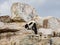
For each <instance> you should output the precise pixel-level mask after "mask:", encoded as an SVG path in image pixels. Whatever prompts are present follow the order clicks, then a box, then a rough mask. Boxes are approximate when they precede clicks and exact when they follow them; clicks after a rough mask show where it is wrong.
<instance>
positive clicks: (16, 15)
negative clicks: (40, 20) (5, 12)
mask: <svg viewBox="0 0 60 45" xmlns="http://www.w3.org/2000/svg"><path fill="white" fill-rule="evenodd" d="M11 12H12V16H11V18H12V19H13V20H21V19H22V20H24V21H30V20H32V18H33V17H34V16H37V13H36V10H35V9H34V8H33V7H32V6H30V5H28V4H25V3H14V4H13V5H12V7H11Z"/></svg>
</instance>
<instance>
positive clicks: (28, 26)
mask: <svg viewBox="0 0 60 45" xmlns="http://www.w3.org/2000/svg"><path fill="white" fill-rule="evenodd" d="M25 28H26V29H28V30H33V31H34V33H35V34H37V26H36V23H35V21H30V22H28V23H27V24H26V25H25Z"/></svg>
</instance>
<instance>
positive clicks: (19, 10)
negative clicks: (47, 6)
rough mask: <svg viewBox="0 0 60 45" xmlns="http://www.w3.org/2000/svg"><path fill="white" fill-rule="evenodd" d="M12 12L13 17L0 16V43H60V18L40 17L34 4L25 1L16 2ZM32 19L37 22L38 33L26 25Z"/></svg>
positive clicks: (5, 44)
mask: <svg viewBox="0 0 60 45" xmlns="http://www.w3.org/2000/svg"><path fill="white" fill-rule="evenodd" d="M11 13H12V15H11V17H9V16H0V45H59V44H60V43H59V41H58V40H60V19H58V18H55V17H50V16H49V17H44V18H43V17H40V16H38V14H37V12H36V10H35V9H34V8H33V7H32V6H30V5H28V4H24V3H14V4H13V5H12V7H11ZM32 20H33V21H35V22H36V24H37V31H38V34H37V35H35V34H34V31H33V30H27V29H25V27H24V26H25V24H26V23H28V22H30V21H32ZM56 41H57V42H56Z"/></svg>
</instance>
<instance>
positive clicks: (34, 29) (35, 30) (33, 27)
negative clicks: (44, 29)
mask: <svg viewBox="0 0 60 45" xmlns="http://www.w3.org/2000/svg"><path fill="white" fill-rule="evenodd" d="M32 30H33V31H34V33H35V34H37V27H36V23H34V24H33V26H32Z"/></svg>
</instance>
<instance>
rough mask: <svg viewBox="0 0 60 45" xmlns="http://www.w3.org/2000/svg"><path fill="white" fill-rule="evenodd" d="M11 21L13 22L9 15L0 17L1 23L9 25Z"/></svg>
mask: <svg viewBox="0 0 60 45" xmlns="http://www.w3.org/2000/svg"><path fill="white" fill-rule="evenodd" d="M11 21H12V20H11V18H10V17H9V16H8V15H6V16H0V22H4V23H9V22H11Z"/></svg>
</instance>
